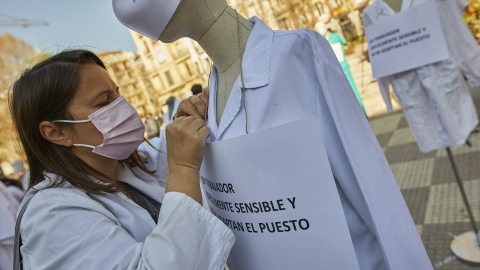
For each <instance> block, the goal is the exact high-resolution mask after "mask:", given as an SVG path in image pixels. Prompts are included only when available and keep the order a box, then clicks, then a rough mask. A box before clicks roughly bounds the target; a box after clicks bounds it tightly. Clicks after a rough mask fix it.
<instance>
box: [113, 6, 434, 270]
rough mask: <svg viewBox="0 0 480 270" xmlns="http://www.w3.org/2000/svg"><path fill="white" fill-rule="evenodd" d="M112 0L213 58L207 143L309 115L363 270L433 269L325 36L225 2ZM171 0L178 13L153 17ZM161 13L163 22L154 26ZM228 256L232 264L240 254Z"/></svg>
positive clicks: (142, 22) (143, 26)
mask: <svg viewBox="0 0 480 270" xmlns="http://www.w3.org/2000/svg"><path fill="white" fill-rule="evenodd" d="M175 1H176V2H175ZM113 2H114V10H115V11H116V15H117V18H119V20H120V21H121V22H122V23H124V24H125V25H126V26H127V27H129V28H130V29H133V30H135V31H137V32H139V33H142V32H144V33H146V34H145V35H147V36H149V37H150V38H153V39H159V40H160V41H162V42H173V41H175V40H177V39H179V38H182V37H188V38H192V39H194V40H196V41H198V43H199V44H200V46H202V48H203V49H204V50H205V52H206V53H207V54H208V55H209V56H210V58H211V59H212V60H213V62H214V64H215V66H214V67H213V69H212V72H211V76H210V86H209V90H210V93H211V95H210V97H209V108H208V115H209V116H210V117H209V119H207V126H208V127H209V128H210V137H209V139H208V140H207V142H216V141H222V140H227V139H230V138H235V137H238V136H241V135H245V134H246V133H247V134H248V131H251V132H252V133H254V132H258V131H261V130H265V129H268V128H271V127H276V126H279V125H282V124H287V123H292V122H295V121H298V120H303V119H306V118H309V117H312V116H313V117H315V119H316V120H317V123H318V126H319V128H320V130H321V132H322V137H321V138H319V140H322V142H323V144H324V146H325V150H326V152H327V156H328V158H329V160H328V162H329V165H330V167H331V168H332V173H333V176H334V178H335V180H336V181H335V183H336V185H337V188H338V191H339V197H340V200H341V203H342V207H343V210H344V214H345V217H346V221H347V225H348V227H349V231H350V235H351V237H352V242H353V245H354V248H355V252H356V256H357V259H358V263H359V266H360V269H362V270H376V269H431V263H430V261H429V260H428V257H427V254H426V252H425V249H424V247H423V244H422V242H421V240H420V237H419V235H418V232H417V230H416V228H415V226H414V223H413V220H412V218H411V215H410V213H409V212H408V208H407V206H406V204H405V201H404V199H403V196H402V195H401V193H400V190H399V188H398V185H397V183H396V182H395V179H394V177H393V174H392V172H391V170H390V168H389V166H388V163H387V160H386V158H385V156H384V154H383V152H382V149H381V148H380V146H379V145H378V141H377V140H376V138H375V136H374V134H373V132H372V130H371V128H370V126H369V124H368V122H367V121H366V118H365V115H364V113H363V111H362V108H361V107H360V106H359V103H358V101H357V99H356V97H355V95H354V93H353V92H352V89H351V87H350V84H349V82H348V80H347V78H346V77H345V74H344V72H343V70H342V69H341V66H340V64H339V62H338V60H337V58H336V57H335V54H334V53H333V51H332V48H331V46H330V44H329V43H328V41H327V40H326V39H325V38H323V37H321V36H320V35H319V34H318V33H317V32H315V31H312V30H308V29H298V30H291V31H274V30H272V29H270V28H269V27H268V26H267V25H266V24H265V23H264V22H262V21H261V20H260V19H259V18H256V17H252V18H250V19H248V20H247V19H245V18H243V17H241V16H239V15H238V14H237V13H236V12H235V11H234V10H232V9H231V8H230V7H228V5H227V3H226V1H225V0H155V1H138V0H137V4H140V3H141V4H142V5H143V4H144V3H148V4H145V5H148V6H146V7H142V6H136V4H133V3H132V2H128V1H123V0H113ZM173 2H175V3H178V6H177V7H176V9H175V10H174V11H171V13H168V14H167V13H165V14H163V15H164V16H163V17H162V16H156V15H157V14H160V13H162V12H163V10H165V9H164V7H165V6H167V4H169V3H173ZM116 7H117V8H116ZM137 7H141V8H142V9H137V10H136V11H135V12H132V11H131V10H132V9H136V8H137ZM237 16H238V20H237ZM145 17H148V18H153V19H151V20H146V19H145ZM160 17H162V18H166V19H168V22H165V24H162V25H159V26H158V27H156V28H155V27H154V26H155V25H158V24H155V21H156V20H155V19H156V18H160ZM138 18H141V19H138ZM151 21H153V22H154V23H153V24H152V23H151ZM238 31H239V32H240V34H239V33H238ZM238 37H240V38H238ZM239 41H240V45H239ZM241 51H245V53H244V54H243V58H242V57H241V56H240V55H241V53H240V52H241ZM240 64H242V68H240V67H241V65H240ZM240 71H242V72H240ZM239 75H242V76H239ZM239 77H240V78H242V77H243V79H240V78H239ZM227 98H228V99H227ZM245 100H246V102H245ZM247 110H248V116H247ZM214 116H215V118H216V119H215V120H214ZM247 127H248V129H247ZM278 136H282V134H279V135H278ZM275 139H278V140H282V143H289V141H290V140H296V139H298V138H295V137H293V138H292V137H288V138H287V137H279V138H275ZM275 154H281V147H280V148H279V150H278V153H272V155H275ZM372 161H374V162H372ZM226 162H228V161H226ZM292 169H295V168H292ZM320 178H321V176H319V180H321V179H320ZM279 180H281V181H287V179H279ZM288 181H290V180H288ZM291 181H292V182H291V184H292V185H295V184H301V179H292V180H291ZM297 181H298V182H297ZM386 217H388V218H386ZM231 259H232V264H231V265H235V263H236V262H238V261H237V260H241V259H242V258H232V257H231Z"/></svg>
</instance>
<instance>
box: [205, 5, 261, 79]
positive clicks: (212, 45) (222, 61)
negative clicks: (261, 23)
mask: <svg viewBox="0 0 480 270" xmlns="http://www.w3.org/2000/svg"><path fill="white" fill-rule="evenodd" d="M238 21H239V22H238V26H237V14H236V11H235V10H233V9H232V8H230V7H227V8H226V9H225V10H224V11H223V13H222V14H221V15H220V17H219V18H218V19H217V20H216V21H215V22H214V23H213V24H212V25H211V27H210V28H209V29H208V30H207V32H205V34H204V35H203V36H202V37H201V38H200V39H199V40H198V44H199V45H200V46H201V47H202V48H203V49H204V50H205V52H206V53H207V55H208V56H209V57H210V59H212V61H213V63H214V64H215V66H216V68H217V70H218V72H220V73H222V72H225V71H227V70H228V69H229V67H230V66H232V64H233V63H234V62H235V61H236V60H237V59H238V58H239V56H240V51H239V45H238V43H239V38H240V49H241V50H242V52H243V51H245V47H246V46H247V40H248V37H249V35H250V32H251V31H252V29H253V26H254V24H253V23H252V22H250V21H249V20H247V19H245V18H244V17H242V16H241V15H240V14H238ZM237 27H239V28H240V37H239V36H238V29H237Z"/></svg>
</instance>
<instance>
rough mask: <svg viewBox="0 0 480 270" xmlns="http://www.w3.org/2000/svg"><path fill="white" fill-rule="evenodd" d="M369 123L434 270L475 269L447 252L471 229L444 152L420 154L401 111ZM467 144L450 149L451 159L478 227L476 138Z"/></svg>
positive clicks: (479, 138)
mask: <svg viewBox="0 0 480 270" xmlns="http://www.w3.org/2000/svg"><path fill="white" fill-rule="evenodd" d="M369 122H370V125H371V127H372V129H373V131H374V132H375V135H376V136H377V139H378V142H379V144H380V146H381V147H382V149H383V151H384V153H385V156H386V158H387V160H388V162H389V164H390V168H391V169H392V172H393V174H394V175H395V178H396V180H397V183H398V186H399V187H400V190H401V191H402V194H403V196H404V198H405V201H406V203H407V206H408V208H409V210H410V214H411V215H412V218H413V221H414V222H415V225H416V227H417V230H418V232H419V234H420V236H421V238H422V241H423V244H424V245H425V248H426V250H427V253H428V255H429V257H430V260H431V262H432V264H433V266H434V269H439V270H440V269H442V270H443V269H445V270H457V269H458V270H467V269H480V267H478V266H477V267H473V266H469V265H467V264H465V263H462V262H460V261H459V260H458V259H456V258H455V256H453V254H452V253H451V251H450V243H451V241H452V240H453V237H455V235H459V234H461V233H463V232H465V231H469V230H471V226H470V222H469V219H468V216H467V212H466V210H465V207H464V204H463V201H462V198H461V196H460V192H459V190H458V186H457V183H456V181H455V178H454V174H453V171H452V167H451V165H450V163H449V160H448V157H447V153H446V151H445V149H438V150H436V151H432V152H429V153H422V152H420V150H419V148H418V146H417V143H416V142H415V138H414V137H413V134H412V132H411V130H410V128H409V127H408V123H407V121H406V119H405V116H404V114H403V113H402V112H401V111H400V112H394V113H391V114H388V115H384V116H380V117H376V118H371V119H370V121H369ZM469 141H470V142H471V144H472V147H468V146H467V145H463V146H460V147H454V148H452V154H453V156H454V160H455V163H456V165H457V168H458V170H459V173H460V176H461V178H462V180H463V183H464V186H465V190H466V192H467V197H468V199H469V201H470V204H471V207H472V211H473V212H474V216H475V219H476V221H477V223H478V225H477V226H479V227H480V222H478V221H480V133H473V134H472V135H471V136H470V137H469Z"/></svg>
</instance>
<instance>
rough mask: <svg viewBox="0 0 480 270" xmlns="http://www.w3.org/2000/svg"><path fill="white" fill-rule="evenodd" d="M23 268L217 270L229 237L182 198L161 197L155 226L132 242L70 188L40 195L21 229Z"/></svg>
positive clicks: (104, 211)
mask: <svg viewBox="0 0 480 270" xmlns="http://www.w3.org/2000/svg"><path fill="white" fill-rule="evenodd" d="M21 234H22V240H23V246H22V248H21V252H22V256H23V265H24V269H35V270H42V269H168V270H172V269H173V270H175V269H205V270H211V269H214V270H215V269H216V270H220V269H222V268H223V266H224V265H225V262H226V260H227V257H228V254H229V252H230V249H231V248H232V245H233V243H234V241H235V237H234V235H233V233H232V232H231V231H230V229H228V227H226V226H225V225H224V224H223V223H222V222H221V221H220V220H218V219H217V218H215V217H214V216H213V215H212V214H210V213H209V212H208V211H206V210H205V209H203V208H202V207H201V206H200V205H199V204H198V203H196V202H195V201H193V200H192V199H191V198H189V197H188V196H186V195H184V194H182V193H175V192H170V193H167V194H166V195H165V198H164V200H163V204H162V209H161V211H160V217H159V222H158V225H157V226H156V227H155V228H154V229H153V231H152V233H151V234H150V235H148V236H147V238H146V239H145V242H144V243H143V242H137V241H136V240H135V239H134V238H133V237H132V236H131V234H130V233H129V232H128V231H126V230H125V229H123V228H122V227H121V226H120V224H119V223H118V221H117V219H116V218H115V217H113V215H112V214H111V213H110V212H109V211H108V210H107V209H105V208H104V207H103V206H102V205H100V204H98V203H97V202H95V201H93V200H91V199H90V198H89V197H87V196H86V195H85V194H84V193H82V192H80V191H78V190H75V189H71V190H68V189H61V190H56V189H49V190H44V191H40V192H39V193H38V194H36V195H35V197H34V198H33V199H32V201H31V203H30V205H29V206H28V208H27V210H26V212H25V214H24V217H23V220H22V224H21Z"/></svg>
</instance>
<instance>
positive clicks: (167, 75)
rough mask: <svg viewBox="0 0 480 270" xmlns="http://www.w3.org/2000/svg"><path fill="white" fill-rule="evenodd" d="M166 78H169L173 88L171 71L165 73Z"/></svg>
mask: <svg viewBox="0 0 480 270" xmlns="http://www.w3.org/2000/svg"><path fill="white" fill-rule="evenodd" d="M165 77H167V80H168V83H169V84H170V86H172V85H173V79H172V75H170V71H167V72H165Z"/></svg>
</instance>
